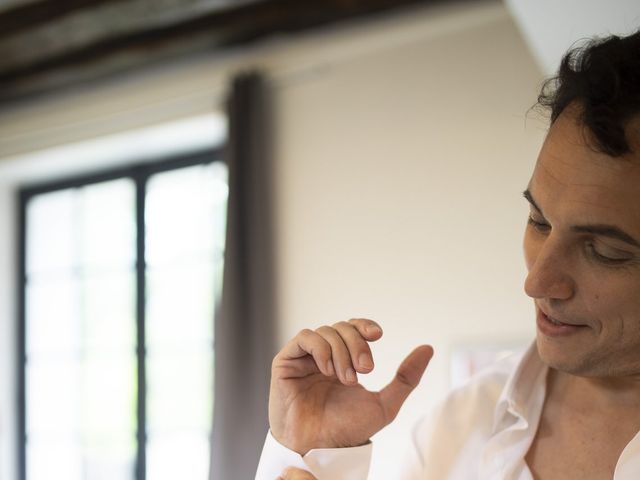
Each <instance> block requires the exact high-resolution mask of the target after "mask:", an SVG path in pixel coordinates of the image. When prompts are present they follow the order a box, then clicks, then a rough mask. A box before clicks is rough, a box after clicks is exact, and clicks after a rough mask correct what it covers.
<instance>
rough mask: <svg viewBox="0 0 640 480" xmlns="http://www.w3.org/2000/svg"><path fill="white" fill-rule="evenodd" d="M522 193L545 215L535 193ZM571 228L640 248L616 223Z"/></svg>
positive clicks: (638, 243)
mask: <svg viewBox="0 0 640 480" xmlns="http://www.w3.org/2000/svg"><path fill="white" fill-rule="evenodd" d="M522 195H523V196H524V198H526V199H527V201H528V202H529V203H530V204H531V205H533V207H534V208H535V209H536V210H538V211H539V212H540V213H541V214H542V216H543V217H544V214H543V213H542V210H541V209H540V207H539V206H538V204H537V203H536V201H535V200H534V199H533V195H531V192H530V191H529V190H528V189H527V190H525V191H524V192H522ZM571 230H572V231H573V232H578V233H590V234H592V235H600V236H603V237H609V238H613V239H616V240H620V241H623V242H625V243H628V244H629V245H633V246H634V247H637V248H640V242H639V241H638V240H636V239H635V238H633V237H632V236H631V235H629V234H628V233H627V232H625V231H624V230H622V229H620V228H618V227H616V226H614V225H607V224H594V225H576V226H574V227H571Z"/></svg>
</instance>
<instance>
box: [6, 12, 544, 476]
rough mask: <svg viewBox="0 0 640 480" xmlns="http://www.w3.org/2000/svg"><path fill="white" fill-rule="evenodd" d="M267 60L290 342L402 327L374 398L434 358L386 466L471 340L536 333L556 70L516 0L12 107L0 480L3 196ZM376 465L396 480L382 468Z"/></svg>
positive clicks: (386, 23)
mask: <svg viewBox="0 0 640 480" xmlns="http://www.w3.org/2000/svg"><path fill="white" fill-rule="evenodd" d="M252 65H255V66H260V67H262V68H263V69H265V70H267V71H268V72H270V73H271V74H272V77H273V84H274V95H275V107H276V112H277V118H276V120H275V122H276V125H275V131H276V135H277V138H276V147H277V148H276V189H277V199H276V205H277V215H278V218H277V233H278V245H279V250H278V268H279V278H278V283H279V291H280V297H279V304H280V318H281V325H280V328H279V339H280V341H281V342H284V341H285V340H286V339H287V338H289V337H290V336H292V335H294V334H295V333H296V332H297V331H298V330H299V329H301V328H304V327H313V326H318V325H320V324H322V323H333V322H336V321H338V320H342V319H347V318H349V317H352V316H369V317H371V318H374V319H376V320H378V321H379V322H380V323H381V324H382V325H383V327H384V329H385V332H386V333H385V336H384V338H383V340H381V341H380V342H379V343H378V344H377V345H376V346H375V349H374V354H375V358H376V363H377V367H376V370H375V372H374V373H372V374H371V375H369V377H370V378H365V379H363V381H364V382H365V384H366V385H367V386H371V387H372V388H379V387H381V386H382V385H383V384H384V383H386V382H387V381H388V380H389V379H390V378H391V376H392V374H393V371H394V370H395V368H396V366H397V365H398V363H399V362H400V360H401V358H402V357H403V356H404V355H405V354H406V353H407V352H408V351H409V350H410V349H411V348H412V347H413V346H414V345H417V344H419V343H423V342H428V343H432V344H433V345H434V347H435V349H436V357H435V358H434V360H433V362H432V365H431V366H430V368H429V372H428V374H427V376H426V377H425V379H424V381H423V383H422V385H421V386H420V387H419V390H418V391H417V392H415V394H414V395H413V396H412V398H410V400H409V401H408V404H407V405H406V408H405V409H404V410H403V412H402V414H401V416H400V417H399V418H398V421H397V422H396V424H394V426H392V427H390V428H388V429H386V430H384V431H383V432H382V433H381V434H380V435H379V436H378V438H376V449H377V451H381V450H384V453H385V455H384V459H385V460H389V459H390V458H391V457H392V456H393V455H396V454H397V453H398V451H399V446H398V445H399V442H398V441H397V439H398V438H403V437H405V436H406V431H407V429H408V428H409V425H410V423H411V421H412V419H413V418H415V417H416V416H417V415H419V414H420V413H421V412H423V411H426V410H428V408H429V407H430V406H431V405H432V404H433V403H434V402H435V401H436V400H437V399H438V398H440V397H441V396H442V395H444V393H445V392H446V390H447V388H448V384H449V381H448V378H449V366H448V365H449V355H450V352H451V351H452V349H453V348H454V347H455V346H456V345H460V344H465V343H482V342H498V343H500V342H506V343H509V342H514V341H515V342H526V341H527V339H529V338H530V337H531V336H532V334H533V331H534V329H533V317H532V315H531V308H530V305H529V303H530V302H529V301H528V300H527V299H526V298H525V296H524V294H523V293H522V287H521V284H522V281H523V278H524V266H523V261H522V259H521V247H520V242H521V232H522V228H523V226H524V223H525V217H526V207H525V202H524V201H523V200H522V199H521V198H520V192H521V191H522V190H523V189H524V188H525V186H526V183H527V180H528V176H529V173H530V171H531V168H532V166H533V162H534V160H535V157H536V154H537V149H538V147H539V145H540V142H541V139H542V135H543V134H544V128H545V127H544V125H543V124H542V123H540V122H538V121H536V120H534V119H530V120H527V121H526V120H525V113H526V111H527V109H528V108H529V107H530V106H531V105H532V104H533V103H534V101H535V97H536V93H537V88H538V86H539V83H540V80H541V74H540V72H539V70H538V69H537V67H536V66H535V64H534V61H533V59H532V58H531V56H530V54H529V52H528V50H527V49H526V47H525V45H524V44H523V42H522V40H521V38H520V36H519V34H518V32H517V30H516V28H515V26H514V24H513V22H512V20H511V19H510V17H509V16H508V14H507V12H506V10H505V8H504V7H503V6H502V4H500V3H494V2H490V3H487V4H480V5H476V6H465V7H464V8H457V7H453V8H452V7H446V8H445V7H443V8H439V9H424V8H422V9H416V10H414V11H410V12H408V13H404V14H400V15H394V16H389V17H387V18H381V19H378V20H373V21H369V22H366V23H363V24H361V25H358V26H351V27H337V28H333V29H328V30H327V29H325V30H323V31H321V32H318V33H315V34H309V35H306V36H305V37H303V38H300V39H297V40H296V41H295V42H287V41H286V39H281V40H275V41H272V42H269V43H267V44H265V45H261V46H259V47H254V48H252V49H250V50H242V51H238V52H235V53H233V54H231V55H227V56H226V57H224V58H207V57H203V58H200V59H196V60H193V61H189V62H185V63H184V64H183V65H179V66H174V67H171V68H167V69H164V70H162V71H157V72H154V73H152V74H146V75H143V76H138V77H135V78H130V79H127V80H126V81H123V80H120V81H118V82H114V83H112V84H110V85H109V86H107V87H106V88H101V89H94V90H92V89H85V90H82V91H79V92H77V93H75V94H73V95H70V96H65V97H59V98H54V99H51V100H48V101H46V102H43V103H40V104H37V105H33V106H29V107H28V108H21V109H18V110H13V111H11V112H0V152H2V153H0V156H5V157H9V156H11V157H10V158H5V160H4V162H3V163H0V184H1V185H2V186H1V188H2V191H1V192H0V195H1V197H0V200H2V201H3V203H2V210H0V228H2V230H3V232H7V233H6V238H4V239H3V240H2V242H0V249H1V250H0V261H2V263H1V265H2V266H3V268H2V269H0V287H2V291H3V293H4V294H5V295H4V297H3V302H2V306H1V307H0V308H2V310H0V315H1V316H0V339H1V340H0V341H1V342H2V344H0V385H2V389H1V392H0V422H2V423H0V428H1V430H0V448H2V450H0V478H2V479H5V478H6V479H10V478H14V476H13V470H12V468H13V456H12V455H13V453H12V450H11V448H10V447H11V442H12V441H13V437H12V436H11V435H12V432H11V430H10V429H9V427H11V426H12V425H11V424H10V423H9V422H10V421H11V420H12V418H14V417H15V410H14V406H15V405H14V402H13V400H14V395H15V392H14V391H13V390H12V388H11V387H12V385H13V372H14V369H15V364H14V362H13V360H14V355H15V353H14V352H13V339H14V338H15V335H14V331H13V330H14V323H15V320H14V318H15V317H14V310H13V309H14V302H13V300H14V299H15V295H14V293H13V290H12V288H13V271H9V268H8V267H5V266H6V265H8V263H9V262H13V259H14V256H15V252H14V251H13V250H12V247H11V241H12V238H13V236H12V232H13V223H12V222H13V220H12V206H11V205H10V204H9V203H7V202H5V199H6V198H10V195H11V191H12V189H13V188H15V185H16V183H19V182H21V181H24V180H28V179H30V178H35V177H36V176H37V177H39V178H42V176H43V172H46V176H48V177H51V176H56V175H59V172H58V171H57V170H56V168H57V167H56V166H55V165H54V164H53V163H51V161H49V162H48V163H47V161H46V160H42V161H41V163H39V164H38V163H37V162H36V163H34V164H32V166H31V168H28V169H25V170H20V169H17V170H16V165H24V164H25V158H32V156H31V157H27V156H25V155H26V154H27V153H28V152H30V151H32V150H41V149H45V148H48V147H52V146H55V145H58V144H60V143H67V142H74V141H83V140H86V139H87V138H91V137H95V136H99V135H105V134H112V133H115V132H118V131H123V130H127V129H130V128H134V127H141V126H144V125H149V124H153V123H160V122H165V121H168V120H175V119H177V118H183V117H189V116H192V115H200V114H202V113H204V112H205V111H208V110H209V109H211V108H212V106H215V105H218V104H219V103H220V100H221V98H222V97H221V96H222V93H223V91H224V88H223V85H224V83H225V81H226V79H227V78H228V77H229V75H230V74H231V73H232V72H234V71H236V70H238V69H240V68H243V67H246V66H252ZM42 152H43V151H41V152H40V153H42ZM44 152H45V156H44V157H43V156H42V155H40V158H41V159H42V158H45V159H46V158H52V157H47V155H46V150H44ZM95 167H96V165H95V164H93V163H91V162H87V163H86V164H84V165H76V166H75V167H74V168H77V169H78V170H87V169H92V168H95ZM65 168H67V169H68V166H67V167H65ZM43 169H45V170H43ZM16 171H20V172H21V173H20V174H16ZM3 172H4V173H3ZM7 172H12V173H11V175H8V173H7ZM9 177H10V178H9ZM5 260H6V261H5ZM4 287H6V288H4ZM379 459H382V456H379ZM374 471H375V474H374V478H377V479H382V478H394V477H393V474H392V473H390V470H388V469H387V466H386V465H385V464H383V462H381V461H379V460H378V461H376V462H375V464H374Z"/></svg>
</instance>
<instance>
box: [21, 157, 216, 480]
mask: <svg viewBox="0 0 640 480" xmlns="http://www.w3.org/2000/svg"><path fill="white" fill-rule="evenodd" d="M218 157H219V155H218V154H217V153H216V152H206V153H202V154H198V155H193V156H190V157H188V158H181V159H178V160H171V161H165V162H163V163H162V164H154V165H142V166H139V167H136V168H131V169H126V170H119V171H113V172H108V173H105V174H101V175H97V176H93V177H86V178H79V179H73V180H70V181H65V182H57V183H56V184H55V185H45V186H40V187H36V188H30V189H25V190H23V191H22V192H21V202H20V205H21V232H22V239H21V240H22V242H21V243H22V249H23V250H22V252H21V272H20V274H21V279H20V285H21V291H22V296H21V311H20V317H21V328H20V337H21V338H20V349H21V351H20V355H21V362H20V368H21V371H20V379H21V386H20V387H21V395H22V397H21V415H20V436H21V438H20V445H21V452H20V457H21V458H20V463H21V477H22V479H23V480H44V479H50V478H61V479H62V478H64V479H65V480H99V479H109V480H120V479H122V480H144V479H149V480H164V479H167V480H168V479H172V480H173V479H176V478H189V479H193V480H196V479H199V478H201V479H203V480H204V479H206V478H207V475H208V471H209V458H210V435H211V427H212V413H213V397H214V396H213V371H214V370H213V361H214V357H213V353H214V352H213V332H214V329H213V326H214V314H215V310H216V303H217V300H218V299H219V297H220V293H221V279H222V262H223V251H224V238H225V223H226V201H227V179H226V175H227V173H226V167H225V165H224V164H223V163H222V162H219V161H214V160H216V159H217V158H218Z"/></svg>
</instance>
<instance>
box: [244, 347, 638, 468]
mask: <svg viewBox="0 0 640 480" xmlns="http://www.w3.org/2000/svg"><path fill="white" fill-rule="evenodd" d="M547 371H548V368H547V366H546V365H544V364H543V363H542V361H541V360H540V357H539V356H538V353H537V350H536V348H535V344H534V345H532V346H531V347H530V348H529V350H528V351H527V352H526V353H525V354H524V355H523V356H522V357H521V358H518V357H517V356H514V357H510V358H508V359H505V360H503V361H500V362H497V363H496V364H495V365H494V366H492V367H491V368H490V369H488V370H485V371H484V372H482V373H480V374H478V375H477V376H476V377H474V378H473V379H472V380H471V381H470V382H469V383H468V384H466V385H465V386H463V387H461V388H458V389H456V390H454V391H452V392H451V393H450V394H449V395H448V397H447V398H446V400H445V401H444V402H443V403H442V404H441V406H440V407H439V408H437V409H436V410H435V411H434V413H433V414H431V415H429V416H427V417H424V418H423V419H422V420H421V421H419V422H418V423H417V424H416V426H415V428H414V430H413V438H412V449H411V451H409V452H408V453H407V458H406V460H405V462H404V463H403V465H401V466H400V467H399V471H400V472H401V473H399V474H398V477H397V480H533V477H532V475H531V472H530V470H529V468H528V466H527V464H526V462H525V455H526V454H527V452H528V450H529V446H530V445H531V442H532V441H533V439H534V437H535V434H536V431H537V429H538V422H539V421H540V415H541V413H542V406H543V404H544V399H545V390H546V377H547ZM370 458H371V444H368V445H363V446H361V447H354V448H334V449H315V450H310V451H309V452H308V453H307V454H306V455H304V456H300V455H299V454H297V453H296V452H293V451H291V450H289V449H288V448H286V447H284V446H283V445H281V444H280V443H278V442H277V441H276V440H275V439H274V438H273V436H272V435H271V434H270V433H269V434H267V439H266V442H265V445H264V449H263V451H262V456H261V458H260V463H259V465H258V471H257V473H256V477H255V478H256V480H275V479H276V478H278V476H279V475H280V474H281V473H282V471H283V470H284V469H285V468H286V467H288V466H294V467H298V468H302V469H304V470H308V471H309V472H311V473H313V474H314V475H315V477H316V478H318V480H365V479H366V478H367V475H368V470H369V461H370ZM638 479H640V432H639V433H638V434H636V436H635V437H634V438H633V439H632V440H631V442H629V444H628V445H627V446H626V447H625V449H624V450H623V452H622V454H621V455H620V458H619V459H618V462H617V465H616V469H615V473H614V477H613V480H638ZM394 480H395V479H394Z"/></svg>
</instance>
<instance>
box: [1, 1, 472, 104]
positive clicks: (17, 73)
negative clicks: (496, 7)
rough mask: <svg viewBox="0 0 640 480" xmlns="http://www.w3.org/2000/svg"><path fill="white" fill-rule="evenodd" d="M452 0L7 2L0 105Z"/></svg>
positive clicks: (3, 11) (4, 6)
mask: <svg viewBox="0 0 640 480" xmlns="http://www.w3.org/2000/svg"><path fill="white" fill-rule="evenodd" d="M457 1H458V3H462V2H464V1H467V2H471V1H473V0H457ZM445 2H446V0H64V1H63V0H55V1H53V0H5V1H4V2H2V0H0V102H5V103H6V102H10V101H17V100H21V99H23V98H25V97H32V96H34V95H37V94H42V93H46V92H49V91H51V90H54V89H57V90H59V89H61V88H68V87H72V86H75V85H78V84H79V83H82V82H87V81H92V80H95V79H97V78H104V77H105V76H108V75H114V74H118V73H123V72H127V71H130V70H131V69H134V68H139V67H142V66H146V65H149V64H150V63H153V62H160V61H167V60H172V59H177V58H184V57H185V56H187V55H191V54H196V53H202V52H211V51H216V50H218V51H219V50H222V49H225V48H228V47H230V46H236V45H239V44H245V43H248V42H252V41H256V40H259V39H262V38H265V37H267V36H272V35H278V34H283V33H291V32H296V31H301V30H305V29H309V28H314V27H318V26H321V25H326V24H330V23H336V22H344V21H349V20H351V19H354V18H362V17H364V16H370V15H375V14H381V13H384V12H389V11H391V10H395V9H400V8H403V7H407V6H409V5H418V4H419V5H430V4H441V3H445ZM449 3H450V2H449Z"/></svg>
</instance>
